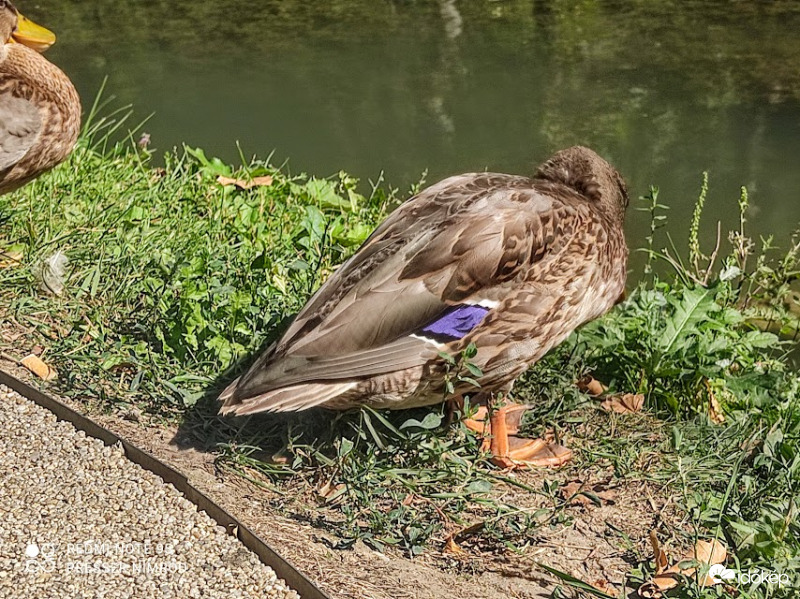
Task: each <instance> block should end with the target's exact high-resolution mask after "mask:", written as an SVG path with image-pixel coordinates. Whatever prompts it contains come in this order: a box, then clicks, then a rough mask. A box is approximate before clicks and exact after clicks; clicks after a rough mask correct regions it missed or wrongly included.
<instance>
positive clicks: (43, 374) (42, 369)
mask: <svg viewBox="0 0 800 599" xmlns="http://www.w3.org/2000/svg"><path fill="white" fill-rule="evenodd" d="M19 363H20V364H22V365H23V366H24V367H25V368H27V369H28V370H30V371H31V372H32V373H33V374H35V375H36V376H38V377H39V378H40V379H42V380H45V381H50V380H52V379H54V378H56V377H57V376H58V373H57V372H56V369H55V368H53V367H52V366H48V365H47V364H46V363H45V362H44V361H43V360H42V359H41V358H40V357H39V356H37V355H35V354H31V355H29V356H26V357H24V358H22V360H20V362H19Z"/></svg>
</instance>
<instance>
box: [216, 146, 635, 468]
mask: <svg viewBox="0 0 800 599" xmlns="http://www.w3.org/2000/svg"><path fill="white" fill-rule="evenodd" d="M628 203H629V199H628V192H627V186H626V184H625V181H624V180H623V178H622V177H621V175H620V174H619V173H618V172H617V170H616V169H615V168H614V167H613V166H611V165H610V164H609V163H608V162H607V161H606V160H605V159H603V158H602V157H601V156H599V155H598V154H597V153H596V152H594V151H593V150H591V149H589V148H586V147H583V146H574V147H570V148H567V149H565V150H561V151H559V152H557V153H555V154H554V155H553V156H551V157H550V158H549V159H547V160H546V161H545V162H543V163H542V164H541V165H540V166H539V167H538V168H537V169H536V170H535V172H534V174H533V176H521V175H511V174H501V173H492V172H480V173H466V174H462V175H456V176H452V177H449V178H446V179H444V180H442V181H440V182H439V183H436V184H435V185H432V186H431V187H428V188H427V189H424V190H423V191H421V192H420V193H418V194H417V195H415V196H413V197H412V198H410V199H408V200H406V201H405V202H404V203H402V204H401V205H400V206H399V207H398V208H397V209H396V210H395V211H394V212H392V213H391V214H390V215H389V216H388V217H387V218H386V220H384V221H383V223H382V224H380V225H379V226H378V227H377V229H376V230H375V231H374V232H373V233H372V234H371V235H370V236H369V238H368V239H367V240H366V241H365V242H364V244H363V245H362V246H361V247H360V248H359V249H358V250H357V251H356V253H355V254H354V255H353V256H352V257H351V258H350V259H349V260H347V261H346V262H345V263H344V264H342V265H341V266H340V267H339V268H338V269H336V270H335V271H334V273H333V274H332V275H331V276H330V277H329V278H328V279H327V280H326V281H325V283H324V284H323V285H322V286H321V287H320V288H319V289H318V290H317V291H316V293H314V295H313V296H312V297H311V299H310V300H309V301H308V302H307V303H306V304H305V306H304V307H303V308H302V310H300V312H299V313H298V314H297V316H296V317H295V319H294V320H293V322H292V323H291V325H290V326H289V327H288V329H287V330H286V332H285V333H284V334H283V335H282V337H280V339H279V340H278V341H277V342H275V343H273V344H272V345H271V346H270V347H269V348H268V349H267V350H266V351H265V352H264V353H263V354H261V355H260V356H258V357H257V359H256V360H255V361H254V362H253V364H252V366H251V367H250V368H249V369H248V370H247V371H245V372H244V374H242V375H241V376H239V377H238V378H236V379H235V380H234V381H233V382H232V383H230V384H229V385H228V386H227V387H226V388H225V389H224V390H223V391H222V392H221V394H220V395H219V400H220V401H221V403H222V405H221V407H220V411H221V413H222V414H223V415H224V414H234V415H248V414H256V413H260V412H287V411H301V410H307V409H309V408H315V407H322V408H327V409H331V410H347V409H351V408H358V407H360V406H369V407H371V408H376V409H378V408H379V409H386V408H388V409H393V410H395V409H407V408H414V407H421V406H430V405H433V404H437V403H440V402H444V401H453V400H455V401H459V400H462V401H463V398H464V397H469V401H470V402H471V403H475V404H477V405H478V406H479V408H478V412H479V413H478V414H476V415H475V416H473V417H472V418H470V419H468V420H469V423H468V426H469V427H470V428H472V429H473V430H476V431H478V432H479V433H480V434H482V435H483V436H484V437H485V438H486V439H490V443H489V444H488V448H487V449H489V450H490V451H491V455H492V460H493V461H494V462H495V463H496V464H498V465H500V466H504V467H508V468H513V467H518V466H520V465H530V466H560V465H562V464H564V463H566V462H567V461H569V459H570V458H571V457H572V452H571V450H569V449H567V448H566V447H563V446H562V445H559V444H558V443H556V442H555V441H554V440H553V439H526V438H520V437H517V436H516V433H517V432H518V427H519V422H520V419H521V415H522V414H524V412H525V410H526V409H528V408H529V407H530V406H529V405H520V404H517V403H515V402H513V401H510V400H509V393H510V391H511V388H512V386H513V383H514V380H515V379H517V378H518V377H519V376H520V375H521V374H522V373H523V372H525V370H527V369H528V368H529V367H530V366H531V365H533V364H535V363H536V362H537V361H538V360H539V359H541V358H542V356H544V355H545V354H546V353H547V352H548V351H549V350H551V349H552V348H554V347H556V346H557V345H559V344H560V343H562V342H563V341H564V340H565V339H566V338H567V337H568V336H569V335H570V333H572V331H573V330H575V329H576V328H577V327H579V326H581V325H582V324H584V323H586V322H588V321H590V320H592V319H595V318H597V317H599V316H601V315H602V314H604V313H606V312H607V311H608V310H610V309H611V308H612V307H613V306H614V305H615V304H616V303H617V301H618V300H619V299H620V298H621V297H622V296H623V294H624V289H625V281H626V277H627V260H628V248H627V245H626V242H625V236H624V231H623V225H624V219H625V211H626V208H627V206H628ZM470 349H471V351H469V352H468V353H467V354H465V353H464V352H466V351H468V350H470ZM465 355H470V356H471V357H470V358H469V362H470V363H471V364H472V366H473V367H475V368H471V369H470V373H469V377H458V376H454V373H453V364H454V363H456V364H458V363H459V362H458V361H457V360H455V359H454V357H461V358H463V356H465ZM463 378H469V379H473V380H471V381H464V380H461V379H463Z"/></svg>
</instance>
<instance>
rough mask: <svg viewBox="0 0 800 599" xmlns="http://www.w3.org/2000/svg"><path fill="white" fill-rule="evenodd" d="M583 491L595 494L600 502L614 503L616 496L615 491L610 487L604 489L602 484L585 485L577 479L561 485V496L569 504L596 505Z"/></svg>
mask: <svg viewBox="0 0 800 599" xmlns="http://www.w3.org/2000/svg"><path fill="white" fill-rule="evenodd" d="M584 493H591V494H593V495H595V496H596V497H597V498H598V499H600V501H601V502H602V503H614V501H615V500H616V498H617V494H616V492H615V491H613V490H612V489H606V488H604V487H603V485H592V486H587V485H586V484H585V483H583V482H581V481H579V480H573V481H571V482H569V483H567V484H566V485H564V486H563V487H561V496H562V497H563V498H564V499H565V500H568V501H569V503H570V505H597V503H596V502H595V501H593V500H592V499H591V497H588V496H587V495H585V494H584Z"/></svg>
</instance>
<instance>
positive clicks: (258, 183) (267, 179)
mask: <svg viewBox="0 0 800 599" xmlns="http://www.w3.org/2000/svg"><path fill="white" fill-rule="evenodd" d="M217 183H219V184H220V185H235V186H236V187H238V188H239V189H252V188H253V187H265V186H267V185H272V176H271V175H264V176H263V177H253V178H252V179H233V178H231V177H224V176H222V175H220V176H219V177H217Z"/></svg>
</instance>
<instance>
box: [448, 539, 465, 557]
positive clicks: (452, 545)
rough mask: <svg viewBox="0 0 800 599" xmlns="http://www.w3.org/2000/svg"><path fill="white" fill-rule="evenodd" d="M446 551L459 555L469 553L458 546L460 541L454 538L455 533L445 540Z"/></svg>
mask: <svg viewBox="0 0 800 599" xmlns="http://www.w3.org/2000/svg"><path fill="white" fill-rule="evenodd" d="M444 552H445V553H451V554H453V555H456V556H459V557H460V556H463V555H466V553H467V552H466V551H464V550H463V549H462V548H461V547H459V546H458V543H456V542H455V540H454V539H453V535H448V536H447V540H446V541H445V542H444Z"/></svg>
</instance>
